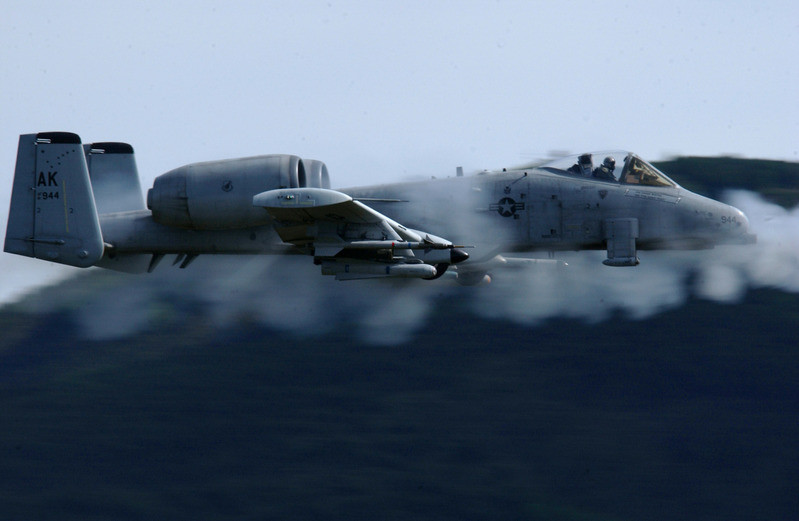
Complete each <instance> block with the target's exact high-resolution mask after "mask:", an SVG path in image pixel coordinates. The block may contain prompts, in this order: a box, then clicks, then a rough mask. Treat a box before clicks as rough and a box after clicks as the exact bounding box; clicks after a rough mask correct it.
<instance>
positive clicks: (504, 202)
mask: <svg viewBox="0 0 799 521" xmlns="http://www.w3.org/2000/svg"><path fill="white" fill-rule="evenodd" d="M489 209H490V210H492V211H497V212H499V215H501V216H502V217H510V216H512V215H514V214H515V213H516V212H517V211H521V210H524V203H517V202H516V201H514V200H513V199H511V198H510V197H503V198H502V199H500V200H499V202H498V203H496V204H492V205H491V206H489Z"/></svg>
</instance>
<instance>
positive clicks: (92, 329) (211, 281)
mask: <svg viewBox="0 0 799 521" xmlns="http://www.w3.org/2000/svg"><path fill="white" fill-rule="evenodd" d="M724 199H725V202H728V203H729V204H732V205H734V206H736V207H738V208H740V209H741V210H743V211H744V212H745V213H746V214H747V216H748V217H749V219H750V223H751V228H752V231H753V232H754V233H756V234H757V235H758V242H757V244H755V245H748V246H725V247H718V248H716V249H714V250H708V251H699V252H696V251H685V252H683V251H657V252H647V251H644V252H640V253H639V256H640V257H641V264H640V266H638V267H636V268H610V267H606V266H603V265H602V264H601V261H602V259H603V258H604V255H605V253H604V252H599V251H592V252H574V253H558V254H556V255H555V258H556V259H559V260H563V261H565V262H567V263H568V266H559V267H554V266H547V265H545V266H541V265H537V266H532V267H530V268H525V269H523V270H519V271H515V270H514V271H505V272H498V273H496V274H495V276H494V278H493V281H492V283H491V284H488V285H482V286H477V287H461V286H458V285H457V284H455V283H454V282H453V281H451V280H450V281H447V279H446V278H445V279H442V280H437V281H432V282H429V281H418V280H399V281H391V280H389V281H384V280H365V281H350V282H337V281H335V280H333V279H332V277H322V276H321V275H320V274H319V268H318V267H317V266H314V265H313V264H312V263H311V262H310V259H309V258H308V257H305V256H291V257H277V256H275V257H272V256H245V257H229V256H219V257H215V256H210V255H207V256H201V257H200V258H198V260H197V261H196V262H194V263H193V264H192V265H191V266H190V267H189V268H188V269H185V270H181V269H177V268H176V267H170V266H169V265H168V262H167V261H166V260H165V261H164V262H163V263H162V265H161V266H160V267H159V268H158V269H156V271H155V272H154V273H152V274H149V275H125V274H118V273H111V272H101V273H98V272H96V271H95V273H89V274H81V277H80V280H79V281H77V284H75V285H74V287H75V288H81V287H82V284H83V282H86V281H91V283H92V284H94V285H98V286H100V287H99V288H98V289H97V290H96V291H86V290H85V289H84V290H78V289H75V290H73V291H62V292H59V294H57V295H53V293H52V290H51V289H44V290H42V294H41V295H40V296H36V295H32V296H28V297H27V298H25V299H24V300H23V301H22V302H21V303H20V304H19V305H20V306H22V308H23V309H25V310H28V311H33V312H42V313H44V312H52V311H54V310H57V309H71V310H74V314H75V317H76V318H77V321H78V323H79V324H80V326H81V328H82V329H83V331H84V332H85V334H86V336H87V337H88V338H90V339H95V340H103V339H112V338H118V337H124V336H129V335H133V334H136V333H137V332H140V331H143V330H145V329H147V328H151V327H159V325H160V324H163V323H164V321H165V320H167V318H168V319H172V320H174V319H178V320H179V319H181V313H185V311H181V310H182V309H184V310H185V309H188V308H195V309H196V306H199V307H200V308H201V309H202V310H203V314H204V315H205V316H207V317H208V319H209V320H212V321H213V323H214V324H215V325H216V326H218V327H231V326H232V327H235V326H236V324H238V323H241V321H243V320H249V321H256V322H257V323H260V324H263V325H265V326H268V327H270V328H275V329H278V330H282V331H287V332H292V333H293V334H296V335H297V336H298V337H301V338H308V337H313V336H317V335H324V334H325V333H327V332H330V331H331V330H333V329H334V328H337V327H339V326H344V327H347V328H350V329H351V330H352V332H353V334H354V335H357V337H358V338H359V339H361V340H363V341H366V342H369V343H372V344H377V345H390V344H397V343H401V342H404V341H408V340H412V339H413V338H414V336H415V335H416V334H419V333H420V331H421V330H422V329H423V328H424V327H427V326H428V325H429V324H431V323H432V322H433V321H434V320H435V313H436V311H437V310H438V309H439V308H440V307H441V305H442V304H444V303H447V302H448V301H449V302H453V301H454V302H457V303H458V304H459V305H462V306H465V307H466V309H468V310H469V312H471V313H474V314H475V315H479V316H483V317H489V318H494V319H498V320H499V319H501V320H512V321H515V322H518V323H522V324H528V325H535V324H537V323H540V322H542V321H545V320H547V319H549V318H553V317H566V318H572V319H577V320H582V321H586V322H591V323H595V322H600V321H602V320H607V319H609V318H610V317H614V316H623V317H627V318H631V319H642V318H646V317H649V316H652V315H654V314H656V313H659V312H662V311H664V310H668V309H672V308H675V307H678V306H680V305H682V304H683V303H684V302H685V301H686V300H687V299H688V298H689V296H691V295H693V296H696V297H699V298H703V299H708V300H713V301H717V302H722V303H735V302H737V301H739V300H740V299H741V298H743V297H744V296H745V294H746V291H747V290H748V289H750V288H766V287H768V288H778V289H781V290H783V291H786V292H794V293H795V292H799V207H796V208H794V209H792V210H786V209H784V208H782V207H780V206H778V205H776V204H772V203H770V202H768V201H766V200H764V199H763V198H762V197H761V196H759V195H757V194H754V193H751V192H746V191H730V192H728V193H726V194H725V197H724ZM38 267H40V266H37V268H38ZM28 271H30V270H28ZM72 271H74V270H72ZM44 296H46V298H43V297H44Z"/></svg>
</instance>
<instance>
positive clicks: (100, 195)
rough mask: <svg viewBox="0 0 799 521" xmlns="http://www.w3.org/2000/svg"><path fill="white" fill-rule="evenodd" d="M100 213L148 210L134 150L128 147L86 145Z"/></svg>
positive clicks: (124, 144)
mask: <svg viewBox="0 0 799 521" xmlns="http://www.w3.org/2000/svg"><path fill="white" fill-rule="evenodd" d="M83 149H84V151H85V153H86V165H87V166H88V168H89V178H90V179H91V186H92V193H93V194H94V202H95V205H96V206H97V213H98V214H100V215H102V214H104V213H113V212H127V211H130V210H145V209H146V208H147V207H146V206H145V205H144V197H142V191H141V184H140V183H139V173H138V171H137V170H136V161H135V159H134V157H133V147H131V146H130V145H128V144H127V143H92V144H90V145H88V144H87V145H83Z"/></svg>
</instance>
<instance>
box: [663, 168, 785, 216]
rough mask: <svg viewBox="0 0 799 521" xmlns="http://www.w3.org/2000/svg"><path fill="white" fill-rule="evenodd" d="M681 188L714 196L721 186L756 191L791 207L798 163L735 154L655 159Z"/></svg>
mask: <svg viewBox="0 0 799 521" xmlns="http://www.w3.org/2000/svg"><path fill="white" fill-rule="evenodd" d="M655 166H657V167H658V168H659V169H660V170H662V171H663V172H665V173H666V174H667V175H668V176H669V177H671V178H672V179H674V180H675V181H677V182H678V183H679V184H681V185H682V186H684V187H685V188H687V189H689V190H691V191H693V192H697V193H700V194H703V195H707V196H709V197H712V198H714V199H716V198H719V197H720V196H721V194H722V193H723V192H724V190H729V189H744V190H750V191H752V192H759V193H761V194H762V195H764V196H765V197H766V198H767V199H769V200H771V201H773V202H775V203H777V204H780V205H782V206H785V207H787V208H793V207H794V206H796V205H797V204H799V163H789V162H785V161H769V160H765V159H740V158H735V157H680V158H676V159H672V160H669V161H660V162H657V163H655Z"/></svg>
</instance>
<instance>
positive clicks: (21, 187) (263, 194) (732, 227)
mask: <svg viewBox="0 0 799 521" xmlns="http://www.w3.org/2000/svg"><path fill="white" fill-rule="evenodd" d="M753 241H754V235H752V234H750V232H749V223H748V221H747V218H746V216H744V214H743V213H742V212H741V211H740V210H738V209H736V208H734V207H732V206H729V205H726V204H723V203H721V202H718V201H715V200H712V199H708V198H706V197H703V196H700V195H697V194H695V193H692V192H690V191H688V190H686V189H684V188H682V187H681V186H679V185H678V184H677V183H675V182H674V181H672V180H671V179H669V178H668V177H667V176H666V175H665V174H663V173H662V172H660V171H659V170H657V169H656V168H655V167H654V166H652V165H651V164H650V163H647V162H646V161H644V160H643V159H641V158H640V157H638V156H636V155H634V154H631V153H627V152H618V151H614V152H601V153H594V154H582V155H580V156H577V157H571V158H562V159H560V160H555V161H551V162H548V163H541V164H535V165H526V166H522V167H518V168H509V169H502V170H500V171H485V172H482V173H480V174H477V175H469V176H463V175H462V173H461V172H460V171H459V172H458V174H457V175H456V176H455V177H448V178H443V179H431V180H427V181H417V182H405V183H397V184H384V185H378V186H369V187H361V188H351V189H341V190H332V189H330V180H329V176H328V172H327V168H326V166H325V165H324V164H323V163H322V162H320V161H315V160H302V159H300V158H299V157H297V156H293V155H265V156H257V157H248V158H243V159H230V160H221V161H212V162H205V163H196V164H190V165H186V166H182V167H180V168H177V169H175V170H172V171H170V172H167V173H165V174H163V175H161V176H159V177H157V178H156V179H155V182H154V183H153V187H152V188H151V189H150V190H148V192H147V196H146V200H145V199H144V198H143V197H142V191H141V187H140V183H139V178H138V173H137V170H136V165H135V162H134V157H133V148H132V147H131V146H130V145H128V144H125V143H92V144H82V143H81V140H80V138H79V137H78V136H77V135H76V134H72V133H67V132H46V133H38V134H25V135H22V136H20V139H19V149H18V154H17V163H16V170H15V174H14V184H13V192H12V198H11V206H10V212H9V218H8V228H7V231H6V239H5V251H6V252H9V253H15V254H18V255H25V256H28V257H36V258H39V259H44V260H47V261H52V262H58V263H62V264H67V265H70V266H78V267H88V266H100V267H103V268H110V269H116V270H120V271H128V272H144V271H152V270H153V269H155V267H156V265H157V264H158V263H159V261H160V260H161V259H162V258H164V256H166V255H175V259H174V264H179V265H180V267H181V268H185V267H187V266H188V265H189V264H190V263H191V261H192V260H193V259H194V258H196V257H197V256H198V255H201V254H212V253H213V254H286V253H303V254H307V255H309V256H311V257H312V258H313V262H314V263H315V264H317V265H319V266H320V267H321V271H322V273H323V274H325V275H334V276H335V277H336V278H337V279H339V280H350V279H363V278H385V277H402V278H421V279H436V278H438V277H440V276H441V275H443V274H444V272H445V271H447V269H448V268H450V267H452V268H453V269H451V270H450V273H451V274H452V273H453V272H454V273H455V275H456V278H457V280H458V282H460V283H461V284H476V283H480V282H482V281H486V280H490V279H489V277H488V275H487V274H489V273H491V272H500V271H501V270H502V267H503V266H504V265H506V264H507V260H506V259H507V258H508V256H509V254H511V255H512V254H514V253H518V252H533V251H543V252H554V251H562V250H606V251H607V259H605V260H604V263H605V264H607V265H609V266H635V265H637V264H638V263H639V258H638V254H637V252H638V250H655V249H705V248H712V247H713V246H714V245H716V244H722V243H750V242H753ZM518 262H522V263H524V262H525V261H524V260H522V259H519V260H518ZM528 262H534V261H528Z"/></svg>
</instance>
